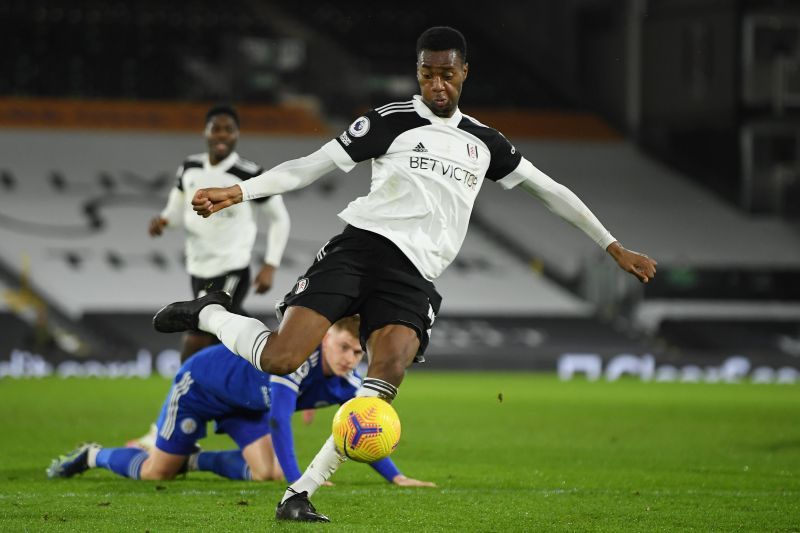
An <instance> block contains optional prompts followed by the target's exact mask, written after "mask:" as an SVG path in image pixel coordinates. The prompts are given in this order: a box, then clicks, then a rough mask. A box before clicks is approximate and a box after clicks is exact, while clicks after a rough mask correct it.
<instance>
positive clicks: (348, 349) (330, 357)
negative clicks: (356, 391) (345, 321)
mask: <svg viewBox="0 0 800 533" xmlns="http://www.w3.org/2000/svg"><path fill="white" fill-rule="evenodd" d="M322 354H323V356H324V357H325V362H326V363H327V364H328V368H329V369H330V370H331V372H333V374H334V375H336V376H343V375H345V374H347V373H348V372H350V371H351V370H353V369H354V368H355V367H356V366H358V363H359V362H360V361H361V356H363V355H364V351H363V350H362V349H361V343H360V342H359V341H358V339H357V338H355V337H354V336H353V335H351V334H350V333H348V332H347V331H345V330H343V329H338V328H331V329H329V330H328V333H326V334H325V337H324V338H323V339H322Z"/></svg>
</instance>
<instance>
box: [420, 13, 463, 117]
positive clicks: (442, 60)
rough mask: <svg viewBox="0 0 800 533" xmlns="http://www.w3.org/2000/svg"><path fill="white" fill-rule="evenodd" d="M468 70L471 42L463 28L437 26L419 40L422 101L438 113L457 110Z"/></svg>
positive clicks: (442, 114) (440, 115)
mask: <svg viewBox="0 0 800 533" xmlns="http://www.w3.org/2000/svg"><path fill="white" fill-rule="evenodd" d="M468 70H469V68H468V65H467V41H466V39H464V36H463V35H462V34H461V32H460V31H458V30H456V29H455V28H451V27H449V26H435V27H433V28H428V29H427V30H425V31H424V32H422V35H420V36H419V39H417V81H419V89H420V93H421V95H422V101H423V102H425V105H427V106H428V108H430V110H431V111H433V113H434V114H435V115H436V116H439V117H450V116H452V115H453V113H455V110H456V108H457V107H458V99H459V98H460V97H461V86H462V85H463V83H464V80H465V79H467V71H468Z"/></svg>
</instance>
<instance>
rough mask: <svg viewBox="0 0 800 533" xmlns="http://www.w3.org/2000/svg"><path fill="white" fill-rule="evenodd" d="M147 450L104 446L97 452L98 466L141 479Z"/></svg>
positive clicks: (121, 474)
mask: <svg viewBox="0 0 800 533" xmlns="http://www.w3.org/2000/svg"><path fill="white" fill-rule="evenodd" d="M145 459H147V452H145V451H143V450H140V449H138V448H103V449H102V450H100V451H99V452H98V453H97V466H98V467H100V468H105V469H106V470H111V471H112V472H114V473H116V474H119V475H120V476H124V477H129V478H131V479H139V474H140V473H141V471H142V463H143V462H144V460H145Z"/></svg>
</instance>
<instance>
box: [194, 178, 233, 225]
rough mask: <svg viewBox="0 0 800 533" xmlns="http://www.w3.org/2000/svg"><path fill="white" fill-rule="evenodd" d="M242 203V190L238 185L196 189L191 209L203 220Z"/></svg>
mask: <svg viewBox="0 0 800 533" xmlns="http://www.w3.org/2000/svg"><path fill="white" fill-rule="evenodd" d="M241 201H242V189H241V188H240V187H239V186H238V185H233V186H231V187H225V188H219V187H212V188H210V189H198V190H197V192H195V193H194V197H193V198H192V209H194V210H195V211H196V212H197V214H198V215H200V216H202V217H203V218H208V217H210V216H211V215H212V214H213V213H216V212H217V211H219V210H221V209H225V208H226V207H230V206H232V205H234V204H238V203H239V202H241Z"/></svg>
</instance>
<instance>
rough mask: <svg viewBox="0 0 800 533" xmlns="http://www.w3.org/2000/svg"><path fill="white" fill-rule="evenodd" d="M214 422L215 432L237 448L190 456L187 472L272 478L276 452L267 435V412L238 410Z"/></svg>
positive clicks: (257, 479)
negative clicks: (231, 441) (229, 439)
mask: <svg viewBox="0 0 800 533" xmlns="http://www.w3.org/2000/svg"><path fill="white" fill-rule="evenodd" d="M216 421H217V432H219V433H226V434H227V435H228V436H229V437H230V438H232V439H233V441H234V442H236V444H237V445H238V446H239V449H237V450H226V451H220V452H206V451H203V452H200V453H198V454H195V455H193V456H192V457H191V459H190V461H189V469H190V470H200V471H206V472H214V473H215V474H217V475H220V476H222V477H226V478H229V479H239V480H251V479H252V480H255V481H265V480H269V479H273V478H272V475H273V472H274V469H273V468H272V459H273V456H274V454H275V453H274V450H273V448H272V437H271V436H270V434H269V413H268V412H266V411H262V412H254V411H253V412H251V411H239V412H236V413H228V414H226V415H224V416H221V417H219V418H217V419H216Z"/></svg>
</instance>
